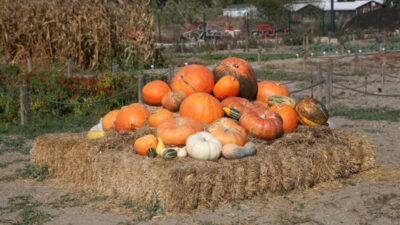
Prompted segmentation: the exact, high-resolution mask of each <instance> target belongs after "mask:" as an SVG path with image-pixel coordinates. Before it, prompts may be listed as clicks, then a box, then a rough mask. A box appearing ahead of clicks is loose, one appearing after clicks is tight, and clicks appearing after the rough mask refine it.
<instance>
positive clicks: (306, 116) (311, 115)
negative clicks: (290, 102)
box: [296, 98, 329, 126]
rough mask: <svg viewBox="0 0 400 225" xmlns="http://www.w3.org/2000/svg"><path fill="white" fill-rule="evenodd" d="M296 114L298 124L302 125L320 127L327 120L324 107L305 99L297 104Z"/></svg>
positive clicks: (326, 112)
mask: <svg viewBox="0 0 400 225" xmlns="http://www.w3.org/2000/svg"><path fill="white" fill-rule="evenodd" d="M296 112H297V118H298V119H299V121H300V123H301V124H304V125H310V126H317V125H322V124H324V123H325V122H326V121H327V120H328V118H329V115H328V110H327V109H326V107H325V105H324V104H322V103H321V102H319V101H317V100H315V99H312V98H306V99H303V100H301V101H300V102H299V103H297V105H296Z"/></svg>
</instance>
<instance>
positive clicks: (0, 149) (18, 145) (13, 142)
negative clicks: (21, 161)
mask: <svg viewBox="0 0 400 225" xmlns="http://www.w3.org/2000/svg"><path fill="white" fill-rule="evenodd" d="M1 126H4V124H2V125H0V127H1ZM0 132H1V128H0ZM30 150H31V146H30V145H27V144H26V139H25V138H22V137H17V138H10V137H5V136H3V135H0V154H3V153H5V152H20V153H22V154H24V155H28V154H29V151H30ZM0 167H1V166H0Z"/></svg>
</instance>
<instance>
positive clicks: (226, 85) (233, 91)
mask: <svg viewBox="0 0 400 225" xmlns="http://www.w3.org/2000/svg"><path fill="white" fill-rule="evenodd" d="M239 89H240V84H239V81H238V79H236V78H235V77H233V76H224V77H222V78H221V79H219V80H218V82H217V83H215V86H214V90H213V94H214V96H215V97H216V98H218V99H219V100H223V99H224V98H227V97H234V96H236V95H238V94H239Z"/></svg>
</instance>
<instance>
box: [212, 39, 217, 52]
mask: <svg viewBox="0 0 400 225" xmlns="http://www.w3.org/2000/svg"><path fill="white" fill-rule="evenodd" d="M213 47H214V52H217V38H215V37H214V39H213Z"/></svg>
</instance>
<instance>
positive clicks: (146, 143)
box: [133, 134, 157, 155]
mask: <svg viewBox="0 0 400 225" xmlns="http://www.w3.org/2000/svg"><path fill="white" fill-rule="evenodd" d="M156 147H157V138H156V137H154V135H151V134H149V135H145V136H143V137H140V138H138V139H136V141H135V144H134V145H133V148H134V149H135V151H136V153H137V154H139V155H146V154H147V151H148V150H149V149H150V148H156Z"/></svg>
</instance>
